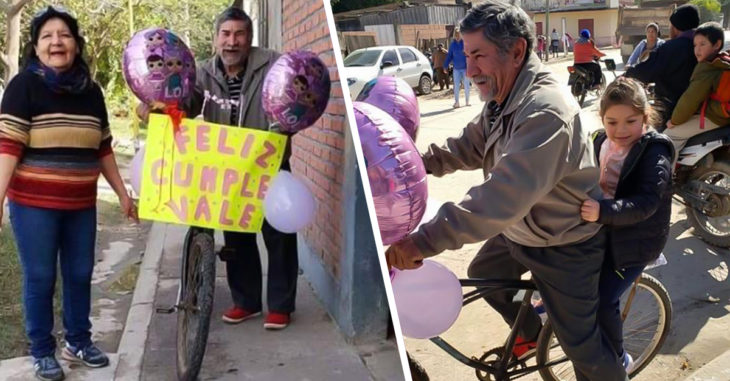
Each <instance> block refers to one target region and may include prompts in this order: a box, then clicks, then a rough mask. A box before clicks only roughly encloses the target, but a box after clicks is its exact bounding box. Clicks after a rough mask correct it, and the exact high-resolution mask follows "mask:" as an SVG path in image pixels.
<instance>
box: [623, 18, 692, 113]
mask: <svg viewBox="0 0 730 381" xmlns="http://www.w3.org/2000/svg"><path fill="white" fill-rule="evenodd" d="M669 22H670V23H671V24H672V26H671V27H670V29H669V36H670V37H671V40H669V41H667V42H665V43H664V44H663V45H662V46H660V47H658V48H657V49H656V51H654V52H653V53H652V54H651V55H649V59H647V60H646V61H644V62H641V63H639V64H637V65H636V66H634V67H632V68H629V69H628V70H627V71H626V76H627V77H631V78H636V79H638V80H640V81H642V82H644V83H652V82H654V83H656V90H655V91H656V99H657V100H659V101H660V102H661V107H660V110H661V112H662V115H663V117H664V121H665V122H666V121H668V120H669V117H670V116H671V115H672V111H673V110H674V106H675V105H676V104H677V101H678V100H679V97H681V96H682V94H683V93H684V91H685V90H687V87H689V79H690V77H691V76H692V71H694V68H695V65H697V58H696V57H695V55H694V42H693V39H694V30H695V28H697V26H699V25H700V12H699V9H698V8H697V6H696V5H694V4H685V5H682V6H680V7H677V9H676V10H675V11H674V13H672V15H671V16H670V17H669ZM658 127H661V126H658Z"/></svg>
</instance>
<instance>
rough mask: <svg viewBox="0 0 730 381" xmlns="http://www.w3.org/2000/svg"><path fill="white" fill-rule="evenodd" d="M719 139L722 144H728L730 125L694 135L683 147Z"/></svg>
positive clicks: (729, 142)
mask: <svg viewBox="0 0 730 381" xmlns="http://www.w3.org/2000/svg"><path fill="white" fill-rule="evenodd" d="M680 128H681V127H680ZM719 139H722V144H730V125H728V126H724V127H720V128H716V129H714V130H710V131H707V132H703V133H701V134H699V135H695V136H693V137H691V138H690V139H689V140H688V141H687V144H686V145H685V147H689V146H696V145H700V144H704V143H707V142H711V141H714V140H719Z"/></svg>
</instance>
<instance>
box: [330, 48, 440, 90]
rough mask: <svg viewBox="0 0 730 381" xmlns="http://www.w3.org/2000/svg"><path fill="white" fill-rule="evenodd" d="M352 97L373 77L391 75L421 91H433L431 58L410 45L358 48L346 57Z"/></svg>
mask: <svg viewBox="0 0 730 381" xmlns="http://www.w3.org/2000/svg"><path fill="white" fill-rule="evenodd" d="M344 63H345V75H346V78H347V85H348V86H349V88H350V96H351V97H352V98H353V99H355V98H357V96H358V94H360V91H361V90H362V88H363V87H364V86H365V84H366V83H368V82H369V81H370V80H372V79H373V78H376V77H380V76H383V75H392V76H395V77H398V78H401V79H403V80H405V81H406V82H407V83H408V84H409V85H411V87H413V88H414V89H416V90H417V91H418V92H419V93H421V94H428V93H430V92H431V84H432V83H433V70H432V69H431V63H430V62H429V61H428V58H426V56H424V55H423V53H421V52H419V51H418V50H417V49H416V48H414V47H411V46H374V47H371V48H365V49H358V50H355V51H354V52H352V53H350V55H348V56H347V58H345V62H344Z"/></svg>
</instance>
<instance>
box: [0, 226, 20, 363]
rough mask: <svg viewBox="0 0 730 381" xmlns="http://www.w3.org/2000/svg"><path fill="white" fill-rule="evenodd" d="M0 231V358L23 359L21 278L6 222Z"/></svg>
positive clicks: (12, 241)
mask: <svg viewBox="0 0 730 381" xmlns="http://www.w3.org/2000/svg"><path fill="white" fill-rule="evenodd" d="M2 229H3V230H2V232H0V359H5V358H9V357H16V356H22V355H23V354H24V350H25V348H26V340H25V330H24V328H23V327H24V325H23V324H24V323H23V305H22V301H21V297H20V294H21V292H22V289H21V287H22V277H21V273H22V272H21V269H20V262H19V260H18V252H17V250H16V248H15V238H14V237H13V232H12V229H11V227H10V223H9V221H7V220H6V221H4V223H3V228H2Z"/></svg>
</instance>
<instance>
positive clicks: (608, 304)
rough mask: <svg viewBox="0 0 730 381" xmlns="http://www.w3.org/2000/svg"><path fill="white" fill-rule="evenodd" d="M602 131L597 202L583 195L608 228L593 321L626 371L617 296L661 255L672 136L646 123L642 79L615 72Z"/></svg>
mask: <svg viewBox="0 0 730 381" xmlns="http://www.w3.org/2000/svg"><path fill="white" fill-rule="evenodd" d="M600 115H601V119H602V121H603V126H604V127H605V131H600V132H599V133H598V134H597V136H596V138H595V140H594V147H595V151H596V156H597V157H598V160H599V162H600V168H601V175H600V180H599V183H600V187H601V190H603V199H601V200H591V199H589V200H586V201H584V202H583V205H582V207H581V217H582V218H583V219H584V220H586V221H589V222H598V223H601V224H603V225H606V226H605V228H606V229H607V230H608V240H609V241H608V248H607V252H606V259H605V262H604V264H603V270H602V271H601V278H600V283H599V293H600V305H599V310H598V321H599V324H600V325H601V327H602V329H603V331H604V332H605V333H606V334H607V336H608V339H609V340H610V341H611V343H612V344H613V346H614V349H615V350H616V353H617V354H618V355H619V358H620V359H623V364H624V367H625V368H626V371H627V373H631V371H632V368H631V365H632V363H633V359H632V358H631V356H630V355H629V353H628V352H626V351H624V349H623V332H622V321H621V316H620V312H619V297H620V296H621V294H623V293H624V291H626V289H628V288H629V286H630V285H631V284H632V283H633V281H634V280H636V278H637V277H638V276H639V275H640V274H641V272H642V271H643V270H644V267H646V265H647V264H649V263H651V262H653V261H654V260H656V259H657V258H658V257H659V254H660V253H661V251H662V249H663V248H664V244H665V243H666V241H667V236H668V234H669V218H670V214H671V189H670V185H671V179H672V172H671V163H672V157H673V155H674V150H673V147H672V143H671V141H670V140H669V139H668V138H667V137H666V136H665V135H663V134H660V133H657V132H656V131H653V130H652V129H651V128H650V127H649V125H651V123H653V122H655V120H657V117H656V115H655V114H654V112H653V110H652V109H651V106H650V105H649V102H648V100H647V97H646V93H645V92H644V89H643V87H642V86H641V84H640V83H639V82H637V81H635V80H633V79H627V78H624V77H619V78H618V79H617V80H616V81H614V82H613V83H611V84H610V85H609V86H608V87H607V88H606V92H605V93H604V95H603V98H602V99H601V104H600Z"/></svg>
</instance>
